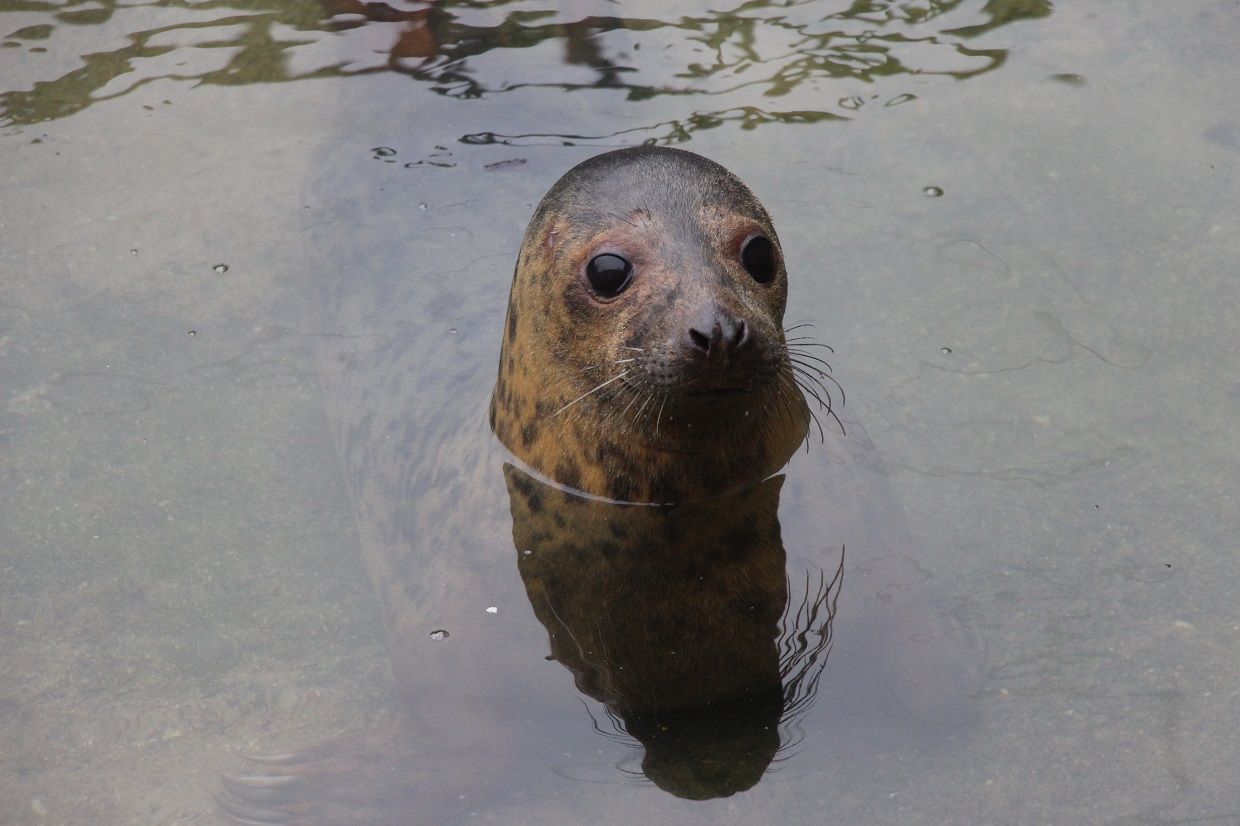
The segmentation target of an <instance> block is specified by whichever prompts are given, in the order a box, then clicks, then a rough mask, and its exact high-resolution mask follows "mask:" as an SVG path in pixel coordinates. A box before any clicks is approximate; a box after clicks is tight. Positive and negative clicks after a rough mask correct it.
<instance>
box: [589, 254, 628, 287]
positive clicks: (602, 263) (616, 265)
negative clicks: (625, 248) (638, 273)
mask: <svg viewBox="0 0 1240 826" xmlns="http://www.w3.org/2000/svg"><path fill="white" fill-rule="evenodd" d="M586 278H587V279H588V280H589V281H590V289H592V290H594V294H595V295H597V296H598V297H599V298H615V297H616V296H618V295H620V293H622V292H624V290H625V289H626V288H627V287H628V286H629V282H630V281H632V280H633V264H632V262H630V261H629V260H628V259H627V258H621V257H620V256H619V255H615V254H614V253H610V252H605V253H603V254H602V255H596V256H594V257H593V258H591V259H590V263H589V264H586Z"/></svg>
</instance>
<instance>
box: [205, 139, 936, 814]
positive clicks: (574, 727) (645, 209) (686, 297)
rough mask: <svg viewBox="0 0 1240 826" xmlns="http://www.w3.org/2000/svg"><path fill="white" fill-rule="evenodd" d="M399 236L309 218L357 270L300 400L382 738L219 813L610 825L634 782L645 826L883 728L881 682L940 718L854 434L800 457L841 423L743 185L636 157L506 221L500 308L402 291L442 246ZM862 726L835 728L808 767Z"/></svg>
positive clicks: (700, 165) (286, 757) (590, 173)
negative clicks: (320, 460)
mask: <svg viewBox="0 0 1240 826" xmlns="http://www.w3.org/2000/svg"><path fill="white" fill-rule="evenodd" d="M358 178H359V180H360V181H362V183H363V184H364V182H365V178H364V177H362V176H358ZM361 185H362V184H359V186H361ZM328 186H329V188H332V190H333V197H339V196H337V195H335V188H334V187H331V185H328ZM364 195H365V193H364V192H363V193H361V194H359V196H358V198H357V202H360V203H364V197H363V196H364ZM398 223H399V222H386V223H385V222H376V221H374V220H373V218H372V216H371V215H370V214H369V213H368V212H366V210H364V209H363V210H361V211H359V213H358V214H357V215H356V217H354V218H350V216H349V214H348V213H347V212H346V213H344V214H343V215H337V216H336V217H335V219H334V220H332V221H322V222H320V223H318V224H317V225H316V227H315V228H314V230H313V232H316V233H321V235H316V236H315V237H316V238H317V239H318V240H317V241H316V244H317V246H316V248H315V250H314V256H313V261H314V264H315V265H316V266H323V267H325V268H327V269H328V270H329V271H331V272H334V273H345V272H348V273H361V274H364V277H363V275H358V276H357V277H353V278H343V277H340V276H338V275H337V276H335V277H333V278H331V279H329V281H328V284H329V287H328V291H327V294H326V296H325V297H324V299H323V303H324V305H325V306H328V307H330V308H331V311H332V313H333V315H332V317H331V319H330V320H329V321H328V322H326V324H327V326H326V327H325V329H329V330H334V331H338V332H336V333H334V334H332V335H328V336H324V337H323V353H322V364H323V368H322V373H323V376H324V389H325V393H326V396H327V411H328V419H329V420H330V422H331V426H332V428H333V431H334V434H335V437H336V440H337V445H338V449H339V454H340V458H341V464H342V467H343V470H344V475H345V478H346V482H347V486H348V490H349V500H350V502H351V507H352V512H353V517H354V520H355V522H356V525H357V529H358V538H359V545H360V551H361V560H362V563H363V567H364V568H365V570H366V573H367V575H368V577H369V579H370V581H371V583H372V585H373V587H374V589H375V592H376V594H377V595H378V598H379V602H380V607H381V611H382V615H383V620H384V626H385V628H386V631H387V635H388V637H389V643H390V647H391V656H392V671H393V675H394V678H395V679H394V682H393V687H394V691H395V692H396V693H398V694H399V697H400V701H401V702H400V710H399V714H396V715H395V716H394V717H393V719H391V720H390V721H388V722H385V723H384V724H383V725H381V726H379V727H378V728H377V729H376V730H375V731H373V732H364V733H360V734H348V735H343V736H341V737H338V738H336V739H333V740H329V741H328V742H326V743H322V744H320V745H318V746H312V747H310V748H306V749H299V750H295V751H293V752H289V753H286V754H278V755H268V756H265V757H255V758H253V760H254V761H255V762H256V763H257V764H258V768H257V769H256V770H254V771H253V772H252V773H247V774H243V775H241V776H233V777H229V778H225V780H224V788H223V790H222V792H221V793H220V795H219V800H220V805H221V809H222V810H223V811H224V812H225V813H226V814H228V815H230V816H232V817H233V818H235V819H236V820H239V821H241V822H260V823H284V822H298V823H322V824H335V823H450V822H461V821H463V820H465V819H470V818H473V817H474V815H478V816H479V817H480V818H482V819H487V818H490V819H492V820H497V821H500V822H538V823H545V824H557V823H565V824H567V823H577V822H582V820H584V819H587V818H588V819H591V820H594V821H597V822H629V821H630V820H631V814H632V812H631V811H630V810H629V809H628V808H627V807H628V805H629V803H628V802H627V801H629V800H630V799H631V798H630V797H629V795H631V794H633V793H634V789H637V788H643V786H642V785H638V786H632V785H626V784H630V783H631V782H632V780H633V779H634V778H644V779H645V780H648V781H652V782H651V783H645V784H644V788H646V789H653V790H657V789H661V790H664V791H666V792H670V794H663V792H658V795H656V796H654V797H651V796H646V797H643V798H641V800H642V804H641V805H642V807H643V811H644V813H645V814H646V816H647V817H648V819H652V820H653V821H655V822H669V821H672V820H679V819H683V814H684V810H683V809H681V808H675V806H674V805H673V804H674V802H675V801H677V800H678V799H679V798H688V799H693V800H697V801H710V800H714V799H718V798H726V797H729V796H730V795H733V794H735V793H736V792H738V791H741V790H744V789H750V788H752V787H753V786H755V785H756V784H759V783H760V782H761V781H762V778H763V777H764V776H765V775H766V774H767V768H768V767H769V766H770V765H771V764H772V763H773V762H774V761H775V760H776V756H777V755H778V754H779V753H780V752H781V750H787V749H788V748H789V746H790V744H795V743H799V744H800V745H799V748H805V746H806V744H805V743H804V742H803V741H802V738H803V737H804V735H803V733H802V731H801V724H802V717H803V715H805V714H806V713H807V712H808V709H809V708H810V707H811V706H812V705H813V702H814V698H815V697H816V696H817V694H818V693H819V692H820V691H821V689H822V686H824V685H829V686H830V692H829V693H830V696H831V697H832V700H833V702H836V703H843V704H844V707H846V708H855V707H862V708H871V707H872V708H873V715H872V719H876V720H879V721H881V722H882V723H884V724H887V723H889V722H890V721H899V720H901V719H902V718H901V717H900V716H899V714H898V713H897V712H893V711H892V707H893V706H896V707H898V706H899V703H895V704H893V703H887V702H886V701H885V700H883V701H881V702H878V701H877V700H876V698H882V697H886V696H887V695H888V694H892V695H895V694H899V693H900V687H901V686H903V687H904V690H905V693H907V689H908V687H909V686H911V687H912V693H913V694H914V695H916V696H917V697H918V698H920V697H922V696H923V695H933V694H935V693H936V692H938V689H935V688H933V687H934V686H937V685H940V684H941V685H943V686H945V690H944V691H942V692H938V693H942V694H944V695H945V696H947V697H948V700H949V702H950V701H951V700H952V699H953V698H955V697H956V696H958V695H959V694H960V693H961V692H958V691H955V690H954V686H955V683H954V682H953V677H954V674H955V671H956V669H955V665H954V663H955V662H957V660H956V659H954V658H953V657H952V656H951V652H950V651H948V652H947V653H945V652H944V647H943V646H941V645H937V644H936V641H938V640H941V639H942V638H943V637H942V635H940V634H938V633H937V632H936V631H935V630H934V629H935V627H936V626H935V623H934V622H932V621H930V620H929V619H928V617H929V615H930V612H929V611H928V610H926V606H925V603H924V602H920V601H917V600H915V599H910V594H913V593H914V590H913V588H912V585H913V584H915V583H916V582H919V581H920V579H919V577H920V576H921V571H920V570H919V569H917V568H916V567H915V566H911V567H910V566H908V565H904V564H903V563H902V562H900V561H901V560H903V559H905V557H904V556H903V553H904V552H905V551H906V550H907V549H908V548H909V547H910V545H911V542H910V541H909V539H908V537H907V534H906V533H905V532H904V530H903V522H902V519H901V518H900V515H899V512H898V509H896V508H894V506H893V499H892V497H891V496H890V492H889V491H888V490H887V486H886V481H885V477H884V475H883V473H882V471H881V465H880V463H878V462H877V457H876V454H875V453H874V452H873V449H872V446H871V445H869V443H868V442H867V441H866V440H865V439H864V431H862V430H861V429H860V428H859V427H853V425H852V424H851V423H850V424H849V428H848V433H849V434H850V435H848V436H847V437H846V436H845V433H844V429H843V427H842V426H841V427H840V428H837V429H832V428H828V429H826V431H825V432H824V431H823V430H822V429H819V433H818V435H819V437H820V439H821V441H822V442H823V444H822V445H821V446H815V449H814V450H810V451H805V452H802V451H798V447H799V446H800V445H801V444H803V443H808V434H809V427H810V423H811V422H813V421H814V420H815V418H816V414H815V410H814V407H812V406H811V405H810V404H808V403H807V401H806V398H805V396H806V395H809V396H810V398H811V399H812V400H813V401H814V402H820V403H821V408H822V410H823V412H824V413H829V414H831V415H834V412H833V411H831V410H830V407H829V406H828V405H827V401H828V399H829V395H824V394H827V390H828V386H827V385H828V382H829V381H830V379H829V376H828V373H827V372H826V371H827V368H826V366H825V363H822V362H820V361H817V360H816V359H817V356H814V355H813V351H812V350H810V349H809V347H810V344H811V342H809V341H808V340H806V339H805V338H804V337H803V336H801V335H797V336H793V337H790V336H789V335H788V334H787V331H786V330H785V329H784V327H783V315H784V310H785V306H786V303H787V295H788V273H787V266H786V264H785V258H784V251H783V248H782V246H781V244H780V241H779V238H778V236H777V235H776V234H775V230H774V227H773V225H772V223H771V219H770V216H769V215H768V214H767V212H766V210H765V209H764V208H763V207H762V206H761V204H760V203H759V202H758V200H757V198H756V197H754V195H753V193H752V192H751V191H750V190H749V189H748V188H747V187H746V186H745V185H744V184H743V183H741V181H740V180H739V179H738V178H736V176H734V175H732V174H731V173H730V172H728V171H727V170H726V169H724V168H723V167H721V166H719V165H718V164H716V163H714V162H712V161H709V160H707V159H705V158H702V157H700V156H698V155H694V154H692V153H689V152H684V151H681V150H675V149H667V148H656V147H642V148H634V149H626V150H619V151H616V152H610V153H606V154H604V155H600V156H597V157H595V158H591V159H589V160H587V161H585V162H583V163H582V164H580V165H578V166H576V167H574V168H573V169H571V170H570V171H569V172H567V173H566V174H565V175H564V176H563V177H562V178H561V179H560V180H559V181H558V182H557V183H556V184H555V185H554V186H553V187H552V188H551V189H550V191H549V192H548V193H547V194H546V196H545V197H544V198H543V199H542V201H541V203H540V204H539V205H538V207H537V209H536V210H535V212H534V214H533V217H532V219H531V220H530V222H529V226H528V229H527V230H526V232H525V235H524V239H523V241H522V243H521V247H520V251H519V254H518V257H517V264H516V268H515V273H514V275H513V278H512V282H511V289H510V291H509V293H508V301H507V304H506V306H505V305H504V304H502V303H499V302H494V303H492V302H491V296H492V294H493V292H498V291H495V290H493V289H492V288H493V287H494V283H493V282H488V281H486V280H481V281H478V282H471V281H469V280H466V279H449V278H442V277H436V276H435V270H434V267H433V265H431V264H426V265H425V266H426V267H427V270H428V271H427V273H419V275H418V276H417V277H411V276H410V275H409V274H408V272H407V268H408V265H407V262H409V261H419V262H438V263H440V264H443V263H444V262H453V261H455V260H456V255H457V251H456V250H455V249H454V248H453V246H452V243H450V242H449V241H445V233H444V232H442V231H440V230H438V229H437V228H433V227H432V228H430V229H427V230H425V231H415V232H410V233H408V234H401V233H400V232H393V231H392V230H391V227H392V226H393V225H396V224H398ZM477 230H478V232H482V231H484V228H483V227H481V226H479V227H478V228H477ZM510 243H511V240H510ZM333 256H343V257H336V258H333ZM359 256H371V258H369V259H365V258H362V259H361V260H360V261H359ZM398 264H403V266H404V268H403V269H402V266H399V265H398ZM499 295H500V296H502V293H499ZM463 307H467V308H473V309H476V310H477V311H478V315H477V316H476V320H475V321H474V322H473V323H472V324H462V330H461V331H462V332H463V333H465V335H460V336H456V337H453V336H448V335H444V334H442V333H438V332H435V331H436V330H440V329H442V328H443V317H444V315H445V314H446V313H449V312H453V311H458V310H459V308H463ZM481 330H487V331H493V332H492V333H490V334H489V335H482V334H476V333H478V331H481ZM496 350H498V351H499V354H500V358H499V366H498V371H497V372H496V368H495V361H494V358H495V352H496ZM803 391H804V392H803ZM488 398H489V403H488ZM790 459H791V462H790ZM845 546H846V547H847V558H848V560H849V565H848V566H847V567H845V566H844V565H843V561H842V560H843V555H844V548H845ZM893 560H894V561H895V564H893V563H892V561H893ZM793 583H796V584H797V587H795V588H794V587H791V584H793ZM800 583H804V585H801V584H800ZM854 584H855V585H856V586H859V589H858V591H857V593H858V596H859V597H860V598H858V599H855V600H853V602H852V603H851V606H852V609H853V613H852V614H851V616H850V618H851V622H852V624H851V625H850V626H849V628H850V630H851V631H852V633H850V634H847V635H845V636H844V638H843V639H842V640H840V639H838V636H839V635H837V634H836V633H835V630H834V629H835V628H836V627H838V625H839V612H838V611H837V606H838V598H839V595H840V593H841V589H844V590H847V589H848V588H852V587H854ZM873 615H877V616H878V617H879V621H876V622H872V621H871V620H870V619H868V618H867V617H869V616H873ZM867 628H876V629H878V631H877V632H875V633H866V632H865V629H867ZM910 629H915V630H916V634H913V633H912V632H911V630H910ZM910 641H915V644H913V643H910ZM910 646H911V647H910ZM828 654H829V655H830V657H831V665H832V668H829V669H826V670H824V666H825V665H826V663H827V657H828ZM906 655H907V656H906ZM841 657H842V658H843V662H842V666H843V667H838V668H837V667H836V666H837V665H841V663H840V660H841ZM910 663H912V664H910ZM884 664H886V665H884ZM927 664H928V666H929V667H928V668H927V667H925V666H926V665H927ZM565 670H567V671H568V672H570V673H571V674H572V679H571V680H569V679H565V676H566V675H565ZM927 674H929V675H930V678H927V677H926V675H927ZM936 674H939V675H943V674H945V675H946V678H945V679H943V680H937V681H936V679H935V678H934V675H936ZM884 686H891V687H893V688H894V689H895V690H894V691H890V692H888V691H886V690H885V689H884V688H883V687H884ZM928 686H929V687H931V688H930V689H928V688H927V687H928ZM849 696H856V697H861V698H862V699H861V700H859V701H857V703H856V704H850V702H849V701H848V700H847V698H848V697H849ZM583 704H584V705H585V708H586V711H587V712H588V714H589V718H588V719H585V720H582V719H579V718H578V717H575V716H574V715H576V714H577V713H578V712H579V711H580V709H581V707H582V705H583ZM923 705H925V706H926V708H928V709H929V711H928V712H926V713H924V714H922V715H921V716H923V717H925V718H928V719H940V718H942V719H946V716H945V715H943V714H942V713H941V712H942V708H943V704H942V703H937V702H934V701H931V702H928V703H923ZM835 719H836V718H835V717H834V716H832V717H831V720H832V721H833V724H834V721H835ZM839 719H841V720H843V721H844V722H847V721H848V720H849V719H850V718H849V716H848V715H841V716H840V718H839ZM818 725H819V726H821V725H823V723H822V722H821V721H819V722H818ZM872 728H873V727H872V726H871V725H870V724H869V723H866V724H865V725H861V726H858V728H857V731H858V733H857V734H855V735H850V734H849V733H848V731H847V730H841V729H840V728H838V727H837V728H834V729H832V731H831V736H832V738H833V739H832V750H831V751H829V752H827V753H826V754H825V755H824V754H819V755H818V758H819V759H827V756H833V755H837V754H839V755H843V754H847V753H848V749H847V748H841V745H843V744H848V745H849V746H856V745H857V744H864V743H865V742H867V741H868V739H869V737H870V736H871V733H872ZM635 753H637V754H641V755H643V756H642V758H641V759H640V763H637V762H635V758H634V754H635ZM567 755H571V757H568V756H567ZM786 756H788V757H791V754H786ZM832 759H835V758H834V757H832ZM783 765H784V768H785V772H783V773H781V777H785V778H786V777H789V776H795V775H793V774H792V773H793V772H795V768H794V767H795V766H796V765H797V764H796V762H795V761H792V762H785V763H784V764H783ZM790 767H792V768H790ZM618 768H619V769H620V771H617V769H618ZM819 771H820V769H819V768H815V769H814V770H813V771H812V772H810V774H809V775H807V781H806V782H807V783H810V784H812V785H813V786H814V787H816V786H817V784H818V783H819V777H820V775H819V773H818V772H819ZM566 778H572V779H578V780H588V781H591V782H589V783H584V784H580V783H571V782H570V783H567V784H566V783H565V782H564V781H565V779H566ZM617 784H620V785H621V786H623V787H624V789H625V791H624V795H623V799H624V801H626V802H625V803H624V804H623V805H622V806H621V807H620V808H617V807H616V804H615V803H614V801H611V798H610V797H609V796H608V795H609V792H608V790H610V789H615V788H616V787H617ZM731 799H733V800H734V799H735V798H731ZM669 801H670V802H669ZM700 805H705V806H708V805H710V804H709V803H702V804H700ZM609 806H611V809H610V811H611V815H608V816H606V817H604V816H603V815H602V813H603V812H606V811H608V807H609ZM723 814H724V813H723V811H722V810H710V811H704V812H703V815H704V816H705V818H706V821H704V822H709V821H717V820H718V819H719V817H721V816H723ZM761 814H762V813H761V812H760V811H751V812H748V814H746V813H744V812H742V814H741V816H742V818H743V819H759V817H760V815H761ZM728 816H731V814H729V815H728Z"/></svg>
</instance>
